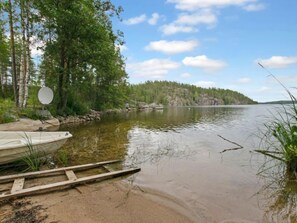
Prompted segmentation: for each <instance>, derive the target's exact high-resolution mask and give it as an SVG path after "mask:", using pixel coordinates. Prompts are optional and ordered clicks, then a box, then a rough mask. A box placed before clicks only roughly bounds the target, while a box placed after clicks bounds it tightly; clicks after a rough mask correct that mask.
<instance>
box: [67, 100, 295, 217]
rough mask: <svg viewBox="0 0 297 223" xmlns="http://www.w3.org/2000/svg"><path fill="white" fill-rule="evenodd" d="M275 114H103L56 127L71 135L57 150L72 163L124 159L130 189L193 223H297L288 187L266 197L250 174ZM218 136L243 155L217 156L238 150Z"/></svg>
mask: <svg viewBox="0 0 297 223" xmlns="http://www.w3.org/2000/svg"><path fill="white" fill-rule="evenodd" d="M274 112H275V108H274V107H273V106H267V105H254V106H232V107H229V106H223V107H219V106H218V107H196V108H171V109H165V110H163V111H153V112H138V113H137V112H127V113H122V114H116V115H115V114H113V115H105V116H104V117H103V118H102V120H101V121H100V122H93V123H89V124H85V125H79V126H64V127H62V129H67V130H69V131H70V132H71V133H72V134H73V138H72V139H70V140H69V141H68V142H67V145H66V146H65V147H64V149H66V150H67V151H68V153H69V154H70V158H71V163H72V164H82V163H88V162H95V161H101V160H110V159H123V160H125V164H126V165H136V166H139V167H141V168H142V171H141V172H140V173H138V174H137V175H135V176H134V177H133V180H134V184H136V185H138V186H140V187H144V188H149V189H152V190H154V191H158V192H161V193H163V194H165V195H166V196H168V197H172V198H174V199H175V200H177V201H178V203H179V205H180V206H182V207H183V208H184V209H187V210H188V211H189V214H190V215H191V216H192V217H193V219H194V220H195V221H196V222H225V223H227V222H297V221H295V220H296V219H295V218H294V213H295V210H296V207H295V203H296V202H295V200H294V197H295V195H296V194H294V193H293V194H290V193H288V191H294V188H295V187H294V184H292V183H291V182H289V183H288V182H285V183H283V182H282V183H280V184H277V185H278V186H277V187H276V188H273V189H272V190H271V189H270V187H268V185H269V184H270V183H271V181H270V180H269V179H263V178H260V177H259V176H258V175H257V172H258V171H259V167H260V166H261V165H262V164H263V162H264V159H263V157H262V156H261V155H258V154H255V153H253V152H252V150H253V149H257V148H258V147H259V142H260V134H259V132H260V129H261V128H263V124H264V123H266V122H267V121H269V120H271V119H272V114H271V113H274ZM222 137H224V138H225V139H228V140H231V141H233V142H236V143H237V144H239V145H241V146H243V147H244V148H243V149H240V150H234V151H228V152H224V153H221V152H222V151H223V150H225V149H232V148H235V147H237V145H235V144H232V143H231V142H228V141H227V140H224V139H223V138H222ZM292 185H293V186H292ZM266 187H267V189H264V188H266ZM288 188H289V189H288ZM295 191H296V190H295ZM296 196H297V195H296Z"/></svg>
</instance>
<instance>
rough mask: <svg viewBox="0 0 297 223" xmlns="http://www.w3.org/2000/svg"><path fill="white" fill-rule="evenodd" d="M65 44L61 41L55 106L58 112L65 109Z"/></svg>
mask: <svg viewBox="0 0 297 223" xmlns="http://www.w3.org/2000/svg"><path fill="white" fill-rule="evenodd" d="M65 64H66V62H65V46H64V42H62V43H61V52H60V68H59V82H58V95H59V102H58V106H57V110H58V111H59V112H60V113H63V112H64V109H65V105H66V103H65V91H64V87H65V83H64V82H65V80H64V79H65Z"/></svg>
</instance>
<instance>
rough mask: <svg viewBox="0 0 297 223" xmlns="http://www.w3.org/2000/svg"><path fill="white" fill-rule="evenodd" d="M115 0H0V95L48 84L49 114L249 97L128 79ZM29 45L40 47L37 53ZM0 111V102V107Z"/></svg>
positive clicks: (16, 100)
mask: <svg viewBox="0 0 297 223" xmlns="http://www.w3.org/2000/svg"><path fill="white" fill-rule="evenodd" d="M122 11H123V9H122V7H120V6H119V7H116V6H115V5H113V4H112V2H111V1H109V0H44V1H40V0H14V1H13V0H4V1H1V3H0V102H1V104H2V106H1V107H2V108H3V107H4V105H5V104H7V105H9V106H11V103H13V106H14V107H16V108H18V110H26V109H27V108H28V107H32V106H36V105H37V104H38V100H37V99H36V97H37V96H36V95H37V92H38V89H39V88H40V87H41V86H47V87H50V88H51V89H53V91H54V101H53V103H52V104H51V106H50V107H49V109H50V111H51V113H52V114H53V115H64V116H65V115H77V114H85V113H87V112H88V111H89V110H90V109H94V110H100V111H102V110H105V109H111V108H123V107H124V104H125V103H127V102H129V103H130V104H133V103H134V104H135V106H136V103H138V102H142V103H158V104H162V105H165V106H185V105H187V106H189V105H204V104H210V105H213V104H214V105H215V104H251V103H254V102H253V101H252V100H251V99H249V98H247V97H245V96H244V95H242V94H240V93H237V92H233V91H230V90H222V89H215V88H212V89H203V88H199V87H196V86H192V85H186V84H179V83H174V82H167V81H155V82H151V81H148V82H146V83H142V84H138V85H131V84H129V82H128V75H127V73H126V71H125V58H124V57H123V56H122V55H121V52H120V49H119V46H120V45H123V44H124V36H123V33H122V32H121V31H119V30H116V31H115V30H114V29H113V25H112V21H113V20H114V19H119V20H121V18H120V13H121V12H122ZM37 52H42V53H41V54H40V55H39V56H38V53H37ZM0 113H1V108H0Z"/></svg>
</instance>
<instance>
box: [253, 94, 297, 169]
mask: <svg viewBox="0 0 297 223" xmlns="http://www.w3.org/2000/svg"><path fill="white" fill-rule="evenodd" d="M287 92H288V94H289V96H290V98H291V105H285V106H283V107H282V108H283V110H282V111H279V112H278V115H277V116H276V117H274V120H273V121H272V122H270V123H268V124H266V125H265V127H266V132H265V133H264V138H263V140H264V146H266V148H265V149H264V150H256V152H259V153H262V154H264V155H265V156H267V157H270V158H272V159H273V160H278V161H281V163H284V164H285V165H286V167H287V170H288V171H289V172H296V171H297V100H296V97H294V96H293V95H292V94H291V92H290V91H288V90H287Z"/></svg>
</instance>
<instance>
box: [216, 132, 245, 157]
mask: <svg viewBox="0 0 297 223" xmlns="http://www.w3.org/2000/svg"><path fill="white" fill-rule="evenodd" d="M218 137H220V138H222V139H223V140H225V141H227V142H230V143H232V144H234V145H236V146H238V147H235V148H231V149H224V150H223V151H222V152H220V153H224V152H227V151H231V150H238V149H243V146H242V145H239V144H238V143H236V142H233V141H230V140H229V139H226V138H224V137H223V136H221V135H218Z"/></svg>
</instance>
